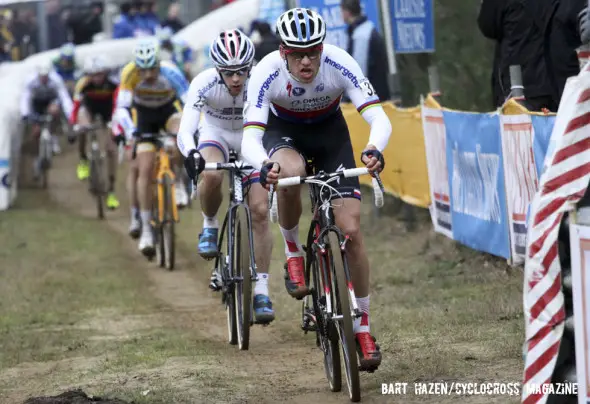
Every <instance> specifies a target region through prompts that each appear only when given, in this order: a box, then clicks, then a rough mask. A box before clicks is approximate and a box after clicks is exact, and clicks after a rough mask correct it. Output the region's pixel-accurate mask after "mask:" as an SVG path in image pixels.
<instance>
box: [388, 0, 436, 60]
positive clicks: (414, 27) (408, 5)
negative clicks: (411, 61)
mask: <svg viewBox="0 0 590 404" xmlns="http://www.w3.org/2000/svg"><path fill="white" fill-rule="evenodd" d="M432 3H433V0H390V5H389V8H390V12H391V21H392V26H393V45H394V48H395V52H396V53H432V52H434V10H433V5H432Z"/></svg>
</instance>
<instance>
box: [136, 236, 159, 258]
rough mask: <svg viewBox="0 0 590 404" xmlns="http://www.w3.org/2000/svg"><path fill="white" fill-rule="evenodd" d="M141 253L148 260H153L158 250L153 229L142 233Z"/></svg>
mask: <svg viewBox="0 0 590 404" xmlns="http://www.w3.org/2000/svg"><path fill="white" fill-rule="evenodd" d="M139 251H141V253H142V254H143V255H145V256H146V257H148V258H152V257H153V256H154V255H155V254H156V249H155V248H154V235H153V233H152V231H151V229H149V230H144V231H142V232H141V238H140V239H139Z"/></svg>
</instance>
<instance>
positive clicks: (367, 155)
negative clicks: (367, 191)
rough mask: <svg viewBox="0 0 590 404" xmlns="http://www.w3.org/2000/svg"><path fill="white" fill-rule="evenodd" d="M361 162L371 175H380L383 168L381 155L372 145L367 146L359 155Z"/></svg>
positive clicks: (383, 163)
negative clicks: (375, 173)
mask: <svg viewBox="0 0 590 404" xmlns="http://www.w3.org/2000/svg"><path fill="white" fill-rule="evenodd" d="M361 161H362V162H363V163H364V164H365V165H366V166H367V168H368V169H369V171H370V172H371V173H374V172H377V173H380V172H381V171H383V168H384V167H385V160H383V154H381V152H380V151H379V150H377V148H376V147H375V146H373V145H368V146H367V147H366V148H365V150H364V151H363V153H362V154H361Z"/></svg>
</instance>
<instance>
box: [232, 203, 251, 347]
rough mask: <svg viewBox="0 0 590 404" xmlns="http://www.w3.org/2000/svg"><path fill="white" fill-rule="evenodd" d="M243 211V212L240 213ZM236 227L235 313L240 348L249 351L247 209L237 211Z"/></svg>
mask: <svg viewBox="0 0 590 404" xmlns="http://www.w3.org/2000/svg"><path fill="white" fill-rule="evenodd" d="M240 211H241V212H240ZM235 212H236V217H237V220H236V227H235V232H234V235H235V238H234V240H235V246H234V247H235V251H236V253H235V256H234V263H235V267H234V269H235V271H234V273H235V278H236V279H237V282H235V285H236V288H235V295H234V296H235V302H236V304H235V312H236V322H237V330H238V348H239V349H240V351H247V350H248V348H249V346H250V326H251V324H252V276H251V274H252V272H251V257H252V250H251V248H250V246H251V240H250V236H251V232H250V227H249V220H248V217H249V216H248V211H247V210H246V207H241V208H240V207H238V208H237V209H236V210H235Z"/></svg>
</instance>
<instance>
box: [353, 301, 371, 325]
mask: <svg viewBox="0 0 590 404" xmlns="http://www.w3.org/2000/svg"><path fill="white" fill-rule="evenodd" d="M369 301H370V300H369V296H367V297H357V298H356V304H358V306H359V310H360V311H361V312H362V313H363V314H362V315H361V317H360V318H355V319H354V332H355V334H356V333H359V332H370V328H369Z"/></svg>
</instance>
